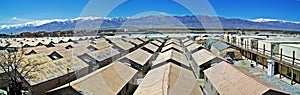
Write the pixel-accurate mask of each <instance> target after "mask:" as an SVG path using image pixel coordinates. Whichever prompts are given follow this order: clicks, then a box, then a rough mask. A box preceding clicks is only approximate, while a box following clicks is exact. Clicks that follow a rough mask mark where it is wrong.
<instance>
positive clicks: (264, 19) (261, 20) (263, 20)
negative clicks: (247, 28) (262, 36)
mask: <svg viewBox="0 0 300 95" xmlns="http://www.w3.org/2000/svg"><path fill="white" fill-rule="evenodd" d="M250 21H253V22H282V23H295V24H300V22H295V21H287V20H279V19H269V18H258V19H253V20H250Z"/></svg>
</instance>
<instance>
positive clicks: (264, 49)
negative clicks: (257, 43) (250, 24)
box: [263, 44, 266, 55]
mask: <svg viewBox="0 0 300 95" xmlns="http://www.w3.org/2000/svg"><path fill="white" fill-rule="evenodd" d="M265 51H266V45H265V44H264V47H263V55H265Z"/></svg>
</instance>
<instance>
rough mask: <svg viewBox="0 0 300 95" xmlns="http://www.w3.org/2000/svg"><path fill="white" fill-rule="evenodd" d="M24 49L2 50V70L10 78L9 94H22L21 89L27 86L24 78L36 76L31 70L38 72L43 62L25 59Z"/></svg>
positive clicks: (0, 53)
mask: <svg viewBox="0 0 300 95" xmlns="http://www.w3.org/2000/svg"><path fill="white" fill-rule="evenodd" d="M24 56H25V55H24V52H23V49H21V51H15V50H12V49H7V50H6V51H2V52H0V68H1V69H0V70H2V71H3V72H4V74H5V75H6V76H5V77H6V78H7V80H8V86H9V95H21V90H22V89H23V88H25V85H24V84H25V83H26V81H25V79H24V78H34V77H35V76H34V75H30V74H31V73H30V72H37V71H39V68H37V67H38V66H39V65H41V63H39V62H37V60H29V59H24Z"/></svg>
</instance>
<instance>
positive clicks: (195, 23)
mask: <svg viewBox="0 0 300 95" xmlns="http://www.w3.org/2000/svg"><path fill="white" fill-rule="evenodd" d="M204 27H205V28H224V29H237V28H240V29H271V30H297V31H300V22H292V21H285V20H277V19H266V18H259V19H254V20H243V19H232V18H230V19H229V18H224V17H215V16H204V15H197V16H163V15H156V16H143V17H117V18H103V17H78V18H74V19H53V20H39V21H32V22H27V23H23V24H15V25H0V33H6V34H8V33H20V32H37V31H55V30H95V29H111V28H113V29H114V28H204Z"/></svg>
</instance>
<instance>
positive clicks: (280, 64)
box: [279, 48, 282, 78]
mask: <svg viewBox="0 0 300 95" xmlns="http://www.w3.org/2000/svg"><path fill="white" fill-rule="evenodd" d="M279 66H280V67H279V70H280V72H279V78H281V72H282V48H280V62H279Z"/></svg>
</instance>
